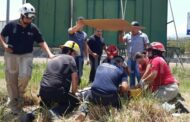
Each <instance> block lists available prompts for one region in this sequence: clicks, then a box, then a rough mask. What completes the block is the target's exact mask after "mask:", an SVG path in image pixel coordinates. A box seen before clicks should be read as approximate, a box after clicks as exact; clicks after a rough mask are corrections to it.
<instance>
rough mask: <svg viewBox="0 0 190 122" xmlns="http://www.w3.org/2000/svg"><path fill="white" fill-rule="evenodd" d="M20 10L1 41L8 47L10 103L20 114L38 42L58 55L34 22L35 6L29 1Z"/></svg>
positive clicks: (6, 54) (6, 61)
mask: <svg viewBox="0 0 190 122" xmlns="http://www.w3.org/2000/svg"><path fill="white" fill-rule="evenodd" d="M20 12H21V16H20V19H18V20H14V21H11V22H9V23H8V24H7V25H6V26H5V27H4V28H3V30H2V32H1V35H0V44H1V45H2V47H3V48H4V51H5V53H4V58H5V77H6V83H7V91H8V97H9V102H8V106H9V107H10V108H11V111H12V112H13V114H18V113H19V112H20V111H21V110H22V103H23V96H24V93H25V89H26V87H27V84H28V81H29V80H30V78H31V74H32V59H33V55H32V51H33V44H34V42H37V43H38V44H39V46H40V47H41V48H42V49H44V51H45V52H47V54H48V56H49V58H53V57H54V55H53V54H52V53H51V52H50V50H49V47H48V45H47V43H46V42H45V41H44V39H43V37H42V35H41V33H40V31H39V29H38V28H37V27H36V25H34V24H33V23H32V20H33V19H34V17H35V13H36V12H35V8H34V7H33V6H32V5H31V4H30V3H26V4H23V5H22V7H21V8H20Z"/></svg>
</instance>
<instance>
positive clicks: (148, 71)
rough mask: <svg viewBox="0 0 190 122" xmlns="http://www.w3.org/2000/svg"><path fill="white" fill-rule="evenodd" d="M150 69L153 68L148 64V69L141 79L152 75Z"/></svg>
mask: <svg viewBox="0 0 190 122" xmlns="http://www.w3.org/2000/svg"><path fill="white" fill-rule="evenodd" d="M150 67H151V65H150V64H148V65H147V67H146V70H145V72H144V75H143V76H142V77H141V79H144V78H145V77H147V76H148V75H149V73H150Z"/></svg>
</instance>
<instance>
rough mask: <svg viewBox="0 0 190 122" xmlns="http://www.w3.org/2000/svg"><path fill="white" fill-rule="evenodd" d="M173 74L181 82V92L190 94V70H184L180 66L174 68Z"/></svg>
mask: <svg viewBox="0 0 190 122" xmlns="http://www.w3.org/2000/svg"><path fill="white" fill-rule="evenodd" d="M172 73H173V74H174V76H175V78H176V79H177V80H178V81H179V82H180V91H181V92H190V69H188V68H186V69H182V68H180V67H178V66H176V67H173V68H172Z"/></svg>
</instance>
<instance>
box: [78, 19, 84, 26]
mask: <svg viewBox="0 0 190 122" xmlns="http://www.w3.org/2000/svg"><path fill="white" fill-rule="evenodd" d="M77 27H79V28H83V27H84V23H83V22H82V21H81V20H79V21H78V22H77Z"/></svg>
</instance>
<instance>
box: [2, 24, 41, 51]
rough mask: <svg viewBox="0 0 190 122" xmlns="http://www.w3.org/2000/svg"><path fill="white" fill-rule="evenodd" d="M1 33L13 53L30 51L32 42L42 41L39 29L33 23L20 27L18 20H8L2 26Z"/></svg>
mask: <svg viewBox="0 0 190 122" xmlns="http://www.w3.org/2000/svg"><path fill="white" fill-rule="evenodd" d="M1 35H2V36H3V37H5V39H6V41H7V44H8V45H9V46H10V47H11V48H12V49H13V54H26V53H31V52H32V51H33V44H34V42H37V43H41V42H44V39H43V38H42V35H41V33H40V31H39V30H38V28H37V27H36V26H35V25H34V24H33V23H31V24H29V25H28V26H26V27H22V26H21V24H20V23H19V20H14V21H11V22H9V23H8V24H7V25H6V26H5V27H4V28H3V30H2V32H1Z"/></svg>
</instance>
